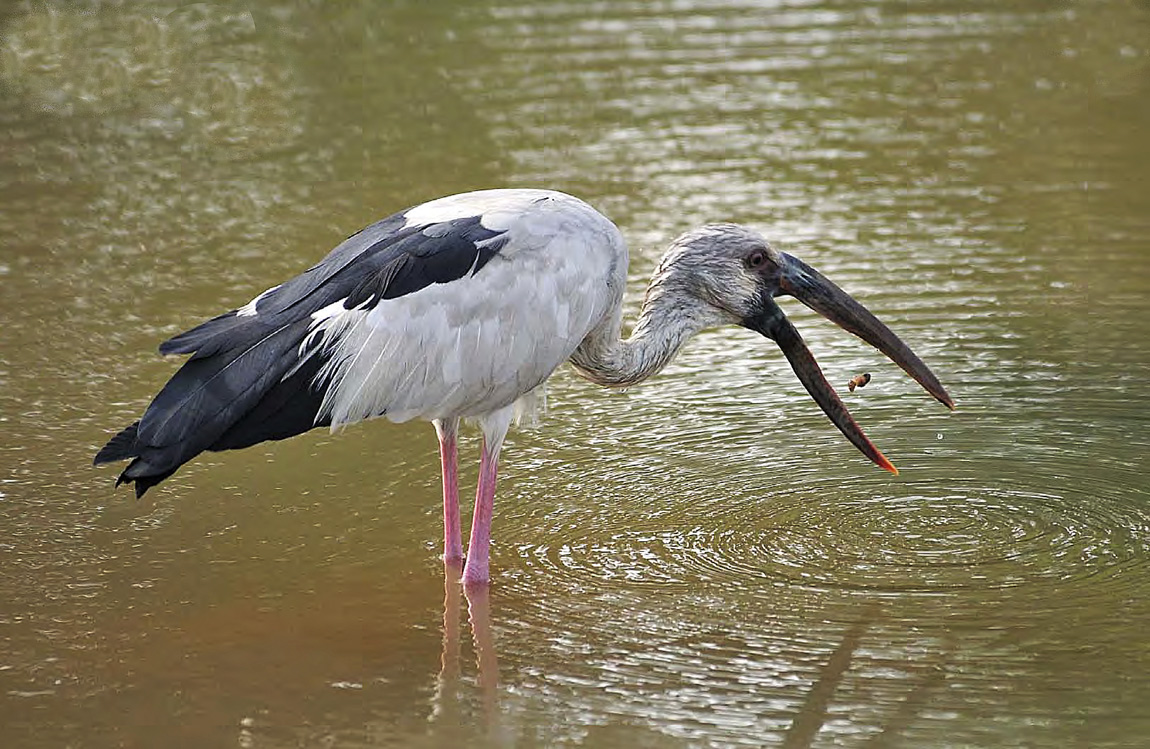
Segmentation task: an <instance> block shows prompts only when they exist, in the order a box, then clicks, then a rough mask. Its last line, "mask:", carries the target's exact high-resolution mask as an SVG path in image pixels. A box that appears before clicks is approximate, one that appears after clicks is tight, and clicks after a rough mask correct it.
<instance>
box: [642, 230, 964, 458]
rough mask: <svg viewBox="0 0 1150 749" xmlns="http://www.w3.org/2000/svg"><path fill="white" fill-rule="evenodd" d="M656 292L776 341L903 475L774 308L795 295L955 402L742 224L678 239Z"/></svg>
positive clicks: (837, 418)
mask: <svg viewBox="0 0 1150 749" xmlns="http://www.w3.org/2000/svg"><path fill="white" fill-rule="evenodd" d="M655 278H656V279H657V281H658V283H656V284H653V289H654V288H657V287H662V289H661V290H664V291H670V290H672V289H675V290H677V291H678V292H680V293H679V294H675V295H674V296H677V297H679V298H681V299H682V298H687V299H694V300H696V302H697V303H698V304H697V309H698V312H697V313H696V314H700V315H702V317H703V318H704V320H705V322H706V323H711V324H722V323H730V324H735V325H740V326H742V327H744V328H748V329H750V330H753V331H755V332H757V333H760V334H762V335H764V336H766V337H767V338H769V339H771V340H772V341H774V342H775V343H776V344H777V345H778V346H779V348H780V349H782V351H783V354H784V355H785V356H786V357H787V360H788V361H789V362H790V365H791V368H792V369H793V370H794V371H795V374H796V375H798V378H799V380H800V381H801V382H802V383H803V386H804V387H805V388H806V389H807V392H808V393H810V395H811V397H812V398H814V399H815V402H816V403H818V404H819V406H820V407H821V408H822V409H823V411H824V412H825V413H826V415H827V416H828V417H829V418H830V420H831V421H832V422H833V423H834V425H835V426H836V427H838V428H839V430H840V431H841V432H842V433H843V434H844V435H846V437H847V439H849V440H850V441H851V442H852V443H853V444H854V445H855V446H856V447H857V448H858V449H859V450H861V451H862V452H863V454H864V455H866V456H867V457H868V458H870V459H871V460H872V461H874V462H875V463H876V464H877V465H879V466H880V467H882V468H884V469H886V470H888V471H891V472H893V473H897V470H895V468H894V466H893V465H891V463H890V461H888V460H887V459H886V458H885V457H884V456H883V454H882V453H881V452H879V450H878V448H876V447H875V446H874V444H873V443H871V441H870V440H869V439H868V438H867V436H866V435H865V434H864V433H863V431H862V429H861V428H860V427H859V426H858V424H856V423H855V421H854V419H853V418H852V417H851V415H850V412H849V411H848V410H847V407H846V406H845V405H844V404H843V402H842V400H840V399H839V397H838V395H837V394H836V393H835V391H834V388H832V387H831V386H830V384H829V383H828V382H827V380H826V378H825V377H824V376H823V373H822V370H821V369H820V368H819V365H818V362H816V361H815V358H814V356H813V355H812V354H811V352H810V350H809V349H808V348H807V346H806V343H804V342H803V339H802V336H800V335H799V332H798V331H797V330H796V329H795V327H794V325H792V324H791V321H790V320H788V319H787V317H786V315H784V314H783V311H782V309H780V308H779V306H778V304H776V303H775V297H778V296H793V297H795V298H796V299H798V300H799V301H800V302H802V303H803V304H805V305H807V306H808V307H810V308H811V309H813V310H814V311H815V312H818V313H819V314H820V315H822V316H823V317H826V318H827V319H828V320H830V321H831V322H833V323H835V324H836V325H838V326H839V327H841V328H843V329H844V330H847V331H849V332H851V333H853V334H855V335H856V336H858V337H859V338H861V339H863V340H864V341H866V342H867V343H869V344H870V345H872V346H874V347H875V348H877V349H878V350H879V351H881V352H883V353H884V354H886V355H887V356H888V357H889V358H890V359H891V361H893V362H894V363H895V364H898V365H899V366H900V367H902V368H903V370H905V371H906V373H907V374H909V375H910V376H911V377H913V378H914V379H915V380H916V381H917V382H918V383H919V384H920V385H922V386H923V388H925V389H926V391H927V392H928V393H930V394H931V395H932V396H934V397H935V398H936V399H938V401H940V402H941V403H943V404H944V405H945V406H946V407H947V408H951V409H953V408H954V401H953V400H951V398H950V395H948V394H947V392H946V389H945V388H944V387H943V386H942V384H941V383H940V382H939V381H938V378H937V377H935V375H934V373H933V372H931V371H930V369H929V368H928V367H927V366H926V365H925V364H923V362H922V360H921V359H919V358H918V356H916V355H915V354H914V352H913V351H911V350H910V348H909V347H908V346H907V345H906V344H905V343H903V342H902V341H901V340H900V339H899V337H898V336H896V335H895V334H894V333H893V332H891V330H890V328H888V327H887V326H886V325H884V324H883V323H882V321H880V320H879V319H878V318H877V317H875V316H874V315H873V314H871V312H870V311H869V310H867V309H866V307H864V306H863V305H862V304H860V303H859V302H858V301H857V300H855V299H854V298H853V297H852V296H851V295H850V294H847V293H846V292H845V291H843V290H842V289H841V288H839V287H838V286H836V285H835V284H834V283H832V282H831V281H830V280H828V279H827V278H826V277H825V276H823V275H822V274H821V273H819V272H818V271H817V270H815V269H814V268H812V267H811V266H809V265H807V264H806V263H804V262H803V261H801V260H799V259H798V258H796V257H794V256H793V255H788V254H787V253H785V252H779V251H778V250H776V249H774V248H773V247H771V246H770V244H769V243H768V242H767V241H766V240H765V239H763V237H762V236H760V235H759V234H758V233H756V232H754V231H752V230H751V229H748V228H746V227H744V226H739V225H737V224H709V225H707V226H703V227H700V228H698V229H694V230H692V231H689V232H687V233H686V234H683V235H681V236H680V237H678V238H677V239H676V240H675V241H674V242H673V243H672V244H671V247H670V249H669V250H668V252H667V254H666V255H665V256H664V258H663V261H662V262H661V263H660V265H659V268H658V270H657V271H656V273H655Z"/></svg>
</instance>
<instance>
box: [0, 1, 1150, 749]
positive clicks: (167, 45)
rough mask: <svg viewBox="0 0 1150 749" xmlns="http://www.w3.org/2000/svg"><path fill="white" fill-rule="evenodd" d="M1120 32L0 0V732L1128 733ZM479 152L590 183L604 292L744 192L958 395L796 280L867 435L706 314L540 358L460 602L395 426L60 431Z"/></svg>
mask: <svg viewBox="0 0 1150 749" xmlns="http://www.w3.org/2000/svg"><path fill="white" fill-rule="evenodd" d="M1148 32H1150V7H1148V6H1147V5H1146V4H1145V3H1141V2H1135V1H1134V0H1102V1H1100V2H1097V3H1093V4H1091V6H1090V7H1089V8H1088V9H1087V8H1086V7H1085V6H1077V5H1065V4H1050V3H1045V2H1036V1H1035V2H1027V1H1025V0H1017V1H1015V2H1009V3H998V4H986V3H978V2H973V0H958V1H957V2H953V1H952V2H942V1H941V0H924V1H922V2H912V3H893V2H889V3H883V2H880V3H867V2H861V1H856V0H839V1H837V2H831V1H823V2H820V1H819V0H809V1H802V2H779V3H767V4H764V3H751V2H732V1H716V2H700V3H676V2H666V3H562V2H559V3H555V2H552V3H542V2H521V3H520V2H506V3H496V2H487V3H469V4H462V3H461V4H412V5H397V6H395V7H391V6H387V5H384V6H380V5H378V4H375V3H368V2H362V3H344V4H340V5H339V6H338V7H335V6H316V5H310V4H306V3H299V4H291V3H284V4H275V3H261V2H255V3H250V4H248V6H247V9H246V10H242V11H241V10H235V9H229V8H225V7H224V6H215V5H209V4H198V5H191V6H186V7H181V8H178V9H176V10H172V9H171V8H170V7H168V6H152V5H150V4H147V3H132V4H128V3H110V4H107V5H101V4H94V3H92V4H82V5H73V4H65V3H47V4H31V3H29V4H15V5H13V6H10V7H6V9H5V10H3V11H0V314H2V315H3V321H4V324H3V325H2V326H0V425H2V429H0V455H2V458H0V529H2V530H0V570H2V572H0V600H2V601H3V604H0V632H2V633H3V634H2V636H0V739H2V741H3V744H4V745H5V746H13V747H20V746H29V747H32V746H153V745H156V744H159V743H168V744H170V743H173V742H174V743H176V744H181V745H189V746H220V745H229V744H232V745H234V744H236V743H238V744H239V745H240V746H250V747H278V746H299V745H305V746H311V745H327V746H440V745H445V744H454V743H460V742H462V741H464V740H466V741H469V742H472V743H478V744H480V745H482V744H491V745H519V746H534V745H556V744H560V745H562V744H584V745H589V746H627V747H633V746H659V747H663V746H676V745H683V746H697V745H719V746H734V745H746V746H761V745H772V746H780V747H825V746H851V747H877V746H908V747H910V746H916V747H917V746H964V747H1006V746H1026V747H1066V746H1092V747H1136V746H1142V745H1143V744H1144V742H1145V737H1146V736H1147V735H1150V713H1148V712H1147V711H1146V709H1145V706H1146V705H1147V704H1150V680H1147V678H1146V674H1147V673H1150V646H1148V640H1147V636H1146V632H1145V622H1146V621H1147V620H1148V617H1150V603H1148V601H1150V482H1148V481H1147V479H1146V478H1145V476H1146V474H1147V472H1148V471H1147V468H1148V467H1147V465H1146V462H1147V460H1146V456H1147V455H1148V454H1150V436H1148V435H1150V429H1148V427H1150V410H1148V408H1147V406H1146V405H1145V399H1143V398H1141V390H1142V389H1143V388H1144V387H1145V386H1146V382H1147V378H1148V377H1150V367H1148V364H1150V337H1148V336H1147V335H1146V333H1145V330H1144V321H1145V320H1146V319H1147V317H1148V315H1150V301H1148V300H1150V252H1148V250H1147V245H1148V242H1150V192H1148V191H1147V184H1148V182H1147V180H1148V178H1150V140H1148V139H1147V138H1146V137H1145V133H1146V132H1147V129H1148V127H1150V89H1148V87H1147V81H1150V67H1148V66H1150V44H1148V43H1147V41H1146V40H1147V39H1150V33H1148ZM498 185H510V186H548V187H555V188H559V189H564V190H567V191H570V192H573V193H576V194H578V195H580V196H581V197H583V198H585V199H587V200H589V201H590V202H592V203H593V204H594V205H596V206H598V207H599V208H600V209H602V210H603V211H604V212H606V213H608V215H610V216H611V217H612V218H613V219H614V220H616V221H617V222H618V223H619V225H620V227H621V228H622V229H623V231H624V233H625V235H626V236H627V237H628V240H629V242H630V245H631V248H632V262H631V279H630V284H631V288H630V291H631V292H632V293H631V294H630V296H629V298H628V302H627V305H628V311H629V312H631V313H633V312H634V311H635V309H636V307H637V304H638V300H639V297H640V295H641V292H642V288H643V285H644V283H645V279H646V277H647V276H648V274H649V272H650V270H651V269H652V267H653V266H654V263H655V262H656V260H657V259H658V257H659V254H660V251H661V246H662V245H663V244H664V243H665V242H666V241H668V240H669V239H670V238H671V237H673V236H674V235H675V234H676V233H677V232H679V231H681V230H683V229H685V228H687V227H689V226H692V225H695V224H698V223H701V222H704V221H710V220H735V221H741V222H745V223H748V224H750V225H752V226H755V227H756V228H758V229H760V230H762V231H763V232H764V233H765V234H767V235H768V236H769V237H771V238H772V239H773V240H774V241H776V243H777V244H778V245H779V246H780V247H782V248H783V249H786V250H787V251H790V252H793V253H795V254H798V255H800V256H801V257H803V258H804V259H806V260H807V261H809V262H810V263H812V264H813V265H815V266H817V267H818V268H820V269H821V270H822V271H824V272H825V273H826V274H827V275H828V276H830V277H831V278H833V279H835V280H836V281H837V282H838V283H839V284H840V285H842V286H844V287H845V288H846V289H848V290H849V291H850V292H851V293H853V294H855V295H856V296H857V297H858V298H860V299H862V300H864V301H865V303H866V304H867V305H868V307H870V308H871V309H872V310H873V311H875V312H876V313H877V314H879V315H880V316H881V317H883V318H884V319H885V320H886V321H887V322H888V323H889V324H890V325H891V326H892V327H893V328H894V329H895V330H896V331H897V332H899V334H900V335H901V336H902V337H903V338H904V339H905V340H907V341H908V342H910V343H911V344H912V345H913V346H914V348H915V349H916V351H918V352H919V353H920V354H921V355H922V357H923V359H925V360H926V361H927V362H928V363H930V365H931V366H932V368H933V369H934V370H935V371H936V372H937V373H938V374H939V376H940V377H941V378H942V380H943V381H944V382H945V383H946V384H947V385H948V387H949V389H950V390H951V393H952V394H953V395H954V396H955V398H956V400H957V401H958V405H959V409H958V411H957V412H955V413H953V414H950V413H947V412H946V411H945V409H942V408H940V407H938V405H937V404H936V403H934V402H933V401H932V400H931V399H930V398H929V397H927V396H926V395H924V394H923V393H922V392H921V391H919V390H917V386H916V385H915V384H914V383H913V382H911V381H909V380H908V379H907V378H906V377H905V376H903V375H902V373H901V372H900V371H899V370H898V369H897V368H896V367H894V366H893V365H891V364H889V363H887V362H884V361H883V360H882V359H881V357H880V355H878V354H877V353H876V352H874V351H871V350H869V349H868V348H867V347H866V346H865V345H864V344H861V343H860V342H858V341H856V340H855V339H853V338H851V337H849V336H848V335H847V334H845V333H843V332H841V331H838V330H836V329H835V328H834V326H833V325H831V324H829V323H827V322H825V321H823V320H821V319H819V318H817V317H816V316H815V315H813V314H812V313H810V312H808V311H806V310H805V309H803V308H801V307H800V305H797V304H793V303H792V304H788V305H787V311H788V314H790V315H791V317H792V319H794V320H795V322H796V325H797V326H798V327H799V328H800V329H801V330H802V332H803V334H804V336H805V337H806V338H807V340H808V342H809V344H810V346H811V348H812V349H813V350H814V352H815V354H816V356H817V357H818V358H819V361H820V362H821V363H822V365H823V368H824V369H825V370H826V371H827V373H828V376H829V377H830V378H831V381H832V382H833V383H835V384H836V386H840V384H841V385H845V383H846V381H847V379H849V378H850V377H851V376H853V375H854V374H857V373H859V372H863V371H867V372H870V373H872V375H873V376H874V380H873V381H872V382H871V384H870V385H868V386H867V387H866V388H865V389H862V390H858V391H856V392H855V393H853V394H850V395H849V396H847V402H848V404H849V405H850V407H851V408H852V410H853V411H854V413H855V415H856V417H857V418H858V419H859V421H860V422H861V423H862V424H863V426H864V428H866V429H867V431H868V433H869V434H870V435H871V437H872V438H873V439H874V440H875V442H876V443H877V444H878V445H879V446H880V447H881V448H882V449H883V451H884V452H885V453H886V454H887V455H888V456H889V457H890V458H891V459H892V460H893V461H894V463H895V464H896V465H898V466H899V468H900V469H901V470H902V474H901V475H900V476H899V477H892V476H889V475H887V474H884V473H882V472H881V471H878V470H877V469H875V468H874V467H873V466H870V465H869V464H868V463H867V462H866V461H865V459H863V458H861V456H859V455H858V454H857V453H855V452H854V450H853V448H851V447H850V445H849V444H847V443H846V442H845V441H844V440H843V439H842V437H841V435H839V434H838V433H837V432H836V431H835V430H834V429H833V428H832V427H831V426H830V425H829V424H828V423H827V422H826V420H825V418H823V416H822V415H821V413H820V412H819V411H818V409H817V407H815V406H814V404H813V403H811V402H810V401H809V399H807V397H806V395H805V393H804V392H803V390H802V387H801V386H800V385H799V384H798V382H797V381H796V380H795V379H794V376H793V375H792V374H791V373H790V371H789V369H788V368H787V366H786V364H785V361H784V360H783V359H782V357H781V356H780V355H779V353H778V352H777V351H776V350H774V349H773V348H772V345H771V344H770V343H769V342H768V341H765V340H763V339H761V338H758V337H756V336H754V335H752V334H750V333H747V332H745V331H734V330H723V331H711V332H707V333H705V334H704V335H702V336H700V337H699V338H698V339H697V340H696V341H695V342H693V343H692V344H691V345H690V346H689V347H688V348H687V349H686V350H685V351H684V352H683V354H682V355H681V356H680V357H679V358H678V359H677V360H676V362H674V363H673V364H672V365H671V366H670V367H669V368H668V369H667V371H665V372H664V373H663V374H661V375H660V376H659V377H657V378H656V379H654V380H652V381H650V382H648V383H645V384H643V385H641V386H638V387H635V388H632V389H630V390H628V391H626V392H622V393H619V392H607V391H603V390H600V389H598V388H595V387H593V386H591V385H589V384H587V383H585V382H582V381H581V380H579V379H578V378H576V377H575V376H574V375H573V374H572V373H571V372H570V371H567V370H563V371H561V372H560V373H559V374H558V375H557V376H556V377H555V378H553V380H552V382H551V385H550V388H549V392H548V413H547V415H546V417H545V419H544V422H543V424H542V425H541V426H540V427H539V428H537V429H532V430H524V431H519V432H516V433H514V434H513V435H512V436H511V437H510V439H509V440H508V443H507V448H506V451H505V453H504V454H505V463H504V469H503V476H502V483H501V487H500V492H499V496H498V498H497V509H496V538H495V545H494V550H493V565H494V581H493V585H492V589H491V594H490V597H489V598H487V597H483V598H474V599H473V600H470V601H469V600H467V599H466V598H465V597H463V596H462V595H461V593H460V591H459V588H458V586H457V584H455V582H454V581H453V580H452V579H451V576H450V574H448V575H447V577H446V586H445V575H444V570H443V569H442V565H441V563H440V562H439V561H438V557H437V555H438V553H439V549H438V544H439V543H440V539H441V537H442V530H441V527H440V522H441V520H440V516H439V486H438V481H439V480H438V470H437V469H438V459H437V456H436V454H435V440H434V437H433V434H432V431H431V429H430V428H428V427H427V426H426V425H423V424H410V425H400V426H396V425H390V424H367V425H361V426H360V427H359V428H355V429H350V430H348V431H346V432H345V433H343V434H339V435H335V436H332V435H329V434H327V433H325V432H317V433H314V434H309V435H306V436H303V437H300V438H296V439H293V440H290V441H287V442H284V443H278V444H273V445H261V446H259V447H256V448H253V449H249V450H246V451H242V452H238V453H226V454H212V455H208V456H204V457H201V458H200V459H197V460H196V461H195V462H194V463H192V464H191V465H189V466H187V467H186V468H184V469H183V470H181V471H180V473H179V474H177V476H176V477H175V478H174V479H172V480H171V481H169V482H167V483H165V484H164V485H162V486H161V487H159V488H158V489H156V490H154V491H153V492H151V493H149V495H148V496H147V497H146V498H145V499H143V500H140V501H137V500H134V499H132V498H131V496H130V494H128V493H125V492H123V491H120V492H115V491H113V489H112V486H111V484H112V481H113V477H114V471H112V470H108V469H100V470H96V469H92V468H91V467H90V465H89V463H90V460H91V456H92V455H93V454H94V452H95V450H96V449H98V447H99V446H100V445H102V444H103V442H104V441H105V440H106V439H107V437H108V436H109V434H110V433H112V432H113V431H114V430H115V429H118V428H120V427H122V426H123V425H124V424H126V423H128V422H130V421H131V420H132V419H134V418H136V417H137V416H138V414H139V413H140V412H141V410H142V409H143V408H144V407H145V406H146V405H147V402H148V400H149V398H150V397H151V395H152V394H153V393H154V392H155V390H156V389H157V388H158V386H159V385H161V384H162V382H163V381H164V379H165V377H166V376H168V375H169V374H170V373H171V372H172V371H173V368H174V363H173V362H171V361H166V360H163V359H161V358H160V357H158V356H157V355H156V354H155V353H154V352H155V347H156V345H157V344H158V343H159V342H160V341H161V340H162V339H164V338H166V337H168V336H170V335H172V334H174V333H177V332H179V331H180V330H183V329H185V328H187V327H190V326H191V325H194V324H195V323H197V322H198V321H200V320H201V319H203V318H205V317H207V316H210V315H213V314H216V313H218V312H221V311H223V310H225V309H228V308H231V307H234V306H237V305H239V304H242V303H244V302H245V301H247V300H248V299H249V298H250V297H251V296H252V295H253V294H255V293H257V292H258V291H260V290H262V289H263V288H265V287H266V286H268V285H270V284H272V283H276V282H278V281H280V280H282V279H284V278H285V277H287V276H289V275H291V274H294V273H296V272H299V271H300V270H302V269H304V268H306V267H307V266H308V265H310V264H311V263H312V262H314V261H315V260H316V259H318V258H319V257H320V256H321V255H322V254H323V253H324V252H326V250H327V249H328V248H329V247H331V246H332V245H334V244H335V243H337V242H338V241H339V240H340V239H342V237H344V236H346V235H347V234H349V233H351V232H352V231H354V230H356V229H357V228H359V227H360V226H362V225H364V224H366V223H368V222H370V221H372V220H374V219H376V218H378V217H380V216H381V215H384V214H386V213H390V212H392V211H394V210H398V209H400V208H403V207H406V206H408V205H410V204H413V203H416V202H419V201H421V200H424V199H428V198H431V197H435V196H438V195H442V194H447V193H451V192H457V191H461V190H465V189H473V188H480V187H490V186H498ZM840 389H842V388H841V387H840ZM476 447H477V444H476V441H475V440H474V438H473V437H468V438H467V440H465V444H464V451H465V453H464V454H465V456H466V457H465V459H464V482H465V484H466V485H468V486H470V485H472V484H473V483H474V479H475V467H474V464H473V461H472V460H471V457H473V456H474V455H475V449H476Z"/></svg>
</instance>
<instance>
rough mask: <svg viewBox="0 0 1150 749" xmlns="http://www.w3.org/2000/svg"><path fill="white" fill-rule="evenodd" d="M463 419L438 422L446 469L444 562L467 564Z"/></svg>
mask: <svg viewBox="0 0 1150 749" xmlns="http://www.w3.org/2000/svg"><path fill="white" fill-rule="evenodd" d="M458 429H459V419H448V420H445V421H439V420H436V421H435V433H436V434H437V435H439V458H440V463H441V464H442V466H443V561H444V562H445V563H447V564H452V565H460V564H462V563H463V533H462V531H461V530H460V523H459V457H458V451H457V450H456V441H455V435H456V433H457V431H458Z"/></svg>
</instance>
